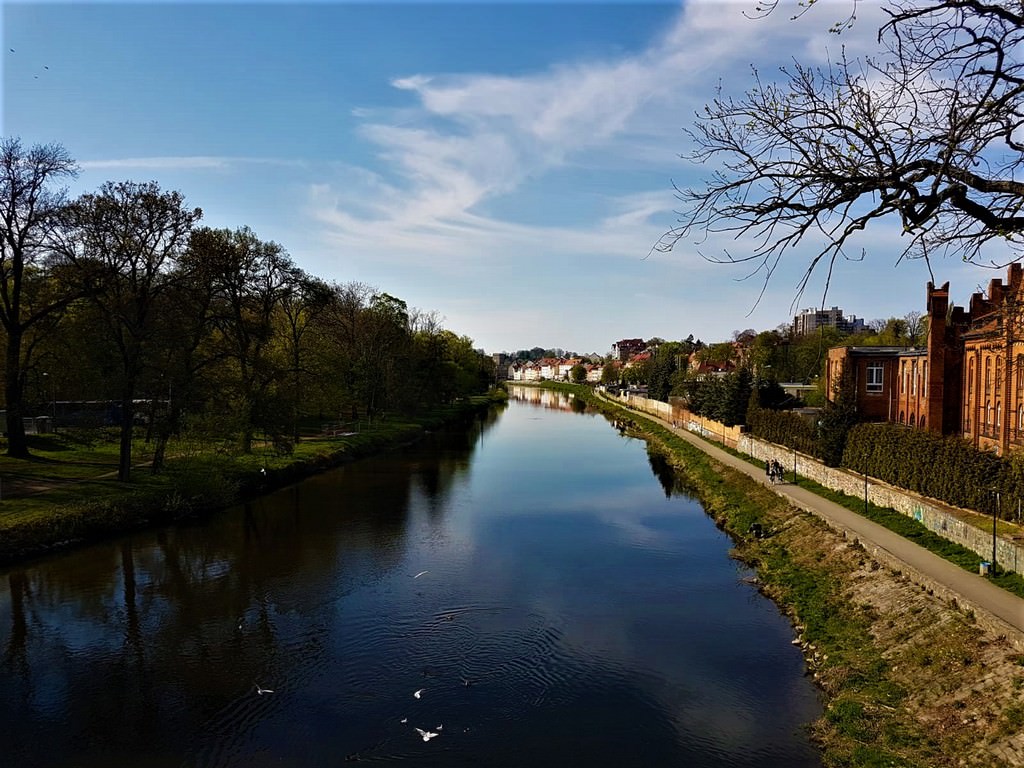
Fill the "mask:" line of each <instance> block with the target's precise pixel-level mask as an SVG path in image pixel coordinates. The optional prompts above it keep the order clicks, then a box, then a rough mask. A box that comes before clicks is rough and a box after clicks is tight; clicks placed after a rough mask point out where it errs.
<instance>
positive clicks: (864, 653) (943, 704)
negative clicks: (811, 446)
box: [595, 402, 1024, 768]
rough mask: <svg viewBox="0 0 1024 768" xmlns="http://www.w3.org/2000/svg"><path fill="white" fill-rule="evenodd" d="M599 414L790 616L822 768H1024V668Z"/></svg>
mask: <svg viewBox="0 0 1024 768" xmlns="http://www.w3.org/2000/svg"><path fill="white" fill-rule="evenodd" d="M595 405H597V406H598V407H600V408H602V409H605V410H611V411H613V412H615V413H616V414H617V415H618V416H620V417H621V418H623V419H627V420H629V421H631V422H632V423H633V424H634V425H635V427H636V429H637V430H638V434H639V435H640V436H642V437H644V438H646V439H647V440H648V442H649V444H650V445H651V449H652V450H654V451H657V452H659V453H662V454H663V455H664V456H665V457H666V458H667V459H668V461H670V463H672V464H673V465H674V466H675V467H676V469H677V471H678V473H679V476H680V478H681V482H682V483H683V484H684V485H685V486H686V487H687V489H688V490H690V491H691V492H692V493H694V494H695V495H697V496H698V497H699V498H700V499H701V501H702V503H703V504H704V506H705V508H706V509H707V511H708V513H709V514H710V515H712V517H713V518H714V519H715V520H716V522H717V523H718V524H719V525H720V526H721V527H723V528H724V529H725V530H727V531H728V532H729V533H730V535H731V536H732V537H733V539H734V540H735V541H736V549H735V552H736V556H737V557H738V558H740V559H742V560H744V561H745V562H747V563H749V564H751V565H752V566H754V567H755V568H756V569H757V573H758V581H759V587H760V589H761V590H762V591H763V592H764V593H765V594H766V595H768V596H769V597H771V598H772V599H773V600H775V601H776V603H778V604H779V605H780V606H781V607H782V608H783V610H785V611H786V612H787V613H788V614H789V615H790V616H791V617H792V619H793V622H794V625H795V627H796V631H797V640H796V641H795V642H799V643H800V645H801V647H802V648H803V650H804V652H805V655H806V658H807V662H808V670H809V673H810V674H813V675H814V677H815V680H816V681H817V682H818V684H819V685H820V687H821V689H822V691H823V692H824V694H825V696H826V701H827V708H826V712H825V714H824V716H823V717H822V718H821V719H820V720H819V721H818V722H816V723H814V724H813V726H812V732H813V734H814V736H815V738H816V739H817V740H818V741H819V742H820V743H821V745H822V749H823V755H824V760H825V764H826V765H829V766H985V767H986V768H992V767H1000V766H1005V767H1006V768H1009V767H1010V766H1021V765H1024V656H1022V655H1021V654H1019V653H1017V652H1016V651H1014V649H1013V648H1012V647H1011V646H1010V644H1009V643H1008V642H1006V639H1005V638H1004V637H1000V636H998V635H996V634H995V633H994V632H991V631H987V630H986V629H984V628H983V627H981V626H980V625H979V624H977V623H976V622H975V621H974V617H973V616H972V615H970V614H969V613H965V612H964V611H962V610H961V609H960V608H959V607H958V605H957V604H956V603H955V601H944V600H943V599H942V598H940V597H939V596H937V595H936V594H934V593H932V592H931V590H929V589H928V588H927V587H923V586H921V585H919V584H915V583H914V582H913V581H911V580H910V579H909V578H908V577H907V576H905V575H904V574H903V573H901V572H900V571H899V570H898V569H896V568H891V567H887V566H885V565H883V564H881V563H879V562H877V561H875V560H873V559H872V558H871V557H870V556H869V555H868V554H867V553H866V552H865V550H864V548H863V547H862V546H860V545H859V544H858V543H857V542H855V541H849V540H846V539H845V538H844V537H843V536H842V534H839V533H836V532H835V531H833V530H831V529H830V528H829V527H828V526H826V525H825V524H824V523H823V522H821V521H820V520H819V519H818V518H817V517H815V516H814V515H811V514H809V513H806V512H803V511H801V510H798V509H795V508H794V507H791V506H790V505H789V504H787V503H786V502H785V501H784V500H782V499H781V498H780V497H779V496H778V495H776V494H775V493H773V492H772V491H771V490H770V489H768V488H765V487H764V486H763V485H761V484H759V483H757V482H755V481H753V480H752V479H750V478H749V477H747V476H745V475H742V474H740V473H738V472H735V471H733V470H731V469H729V468H727V467H725V466H723V465H721V464H719V463H718V462H716V461H714V460H713V459H711V458H710V457H708V456H707V455H706V454H704V453H702V452H701V451H699V450H697V449H696V448H694V447H693V446H691V445H690V444H689V443H687V442H685V441H684V440H682V439H681V438H679V437H678V436H676V435H673V434H672V433H671V432H670V431H669V430H666V429H663V428H662V427H661V426H660V425H658V424H657V423H655V422H653V421H650V420H648V419H646V418H643V417H641V416H638V415H636V414H634V413H632V412H629V411H625V410H622V409H619V408H617V407H615V406H609V405H608V404H605V403H596V402H595ZM755 524H756V526H760V529H761V530H762V531H763V532H764V534H765V535H764V536H761V537H758V536H755V535H753V533H751V530H752V528H756V526H755Z"/></svg>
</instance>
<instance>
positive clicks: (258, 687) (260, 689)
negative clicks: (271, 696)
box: [256, 683, 273, 696]
mask: <svg viewBox="0 0 1024 768" xmlns="http://www.w3.org/2000/svg"><path fill="white" fill-rule="evenodd" d="M256 693H258V694H259V695H260V696H262V695H263V694H264V693H273V691H272V690H270V689H269V688H261V687H260V684H259V683H256Z"/></svg>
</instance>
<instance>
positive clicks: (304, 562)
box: [0, 392, 820, 768]
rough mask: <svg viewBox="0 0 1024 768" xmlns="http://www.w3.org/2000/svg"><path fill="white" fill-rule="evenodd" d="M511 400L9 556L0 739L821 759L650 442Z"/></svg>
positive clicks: (756, 604) (410, 756)
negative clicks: (279, 487)
mask: <svg viewBox="0 0 1024 768" xmlns="http://www.w3.org/2000/svg"><path fill="white" fill-rule="evenodd" d="M522 397H524V398H525V399H524V400H520V401H513V402H512V403H511V404H510V406H509V407H508V408H507V409H505V410H504V411H503V412H501V413H500V414H494V415H492V416H491V417H489V418H487V419H485V420H481V421H478V422H475V423H473V424H471V425H469V427H468V429H466V430H464V431H463V430H458V431H453V432H451V433H445V434H443V435H434V436H432V439H430V440H428V441H425V442H423V443H422V444H420V445H417V446H415V447H413V448H412V449H409V450H403V451H400V452H395V453H393V454H389V455H387V456H384V457H381V458H377V459H373V460H368V461H363V462H359V463H356V464H353V465H350V466H347V467H345V468H343V469H340V470H337V471H333V472H330V473H328V474H324V475H321V476H318V477H316V478H314V479H312V480H309V481H307V482H304V483H302V484H300V485H298V486H295V487H292V488H288V489H285V490H283V491H281V492H279V493H276V494H274V495H272V496H270V497H267V498H266V499H263V500H261V501H259V502H257V503H254V504H251V505H247V506H245V507H244V508H238V509H235V510H230V511H229V512H227V513H224V514H221V515H218V516H217V517H215V518H214V519H212V520H210V521H208V522H206V523H204V524H202V525H197V526H194V527H188V528H179V529H166V530H161V531H158V532H154V533H151V534H145V535H138V536H133V537H131V538H126V539H123V540H121V541H117V542H114V543H112V544H106V545H103V546H97V547H92V548H89V549H87V550H83V551H79V552H75V553H73V554H69V555H65V556H62V557H59V558H55V559H52V560H48V561H46V562H44V563H41V564H37V565H33V566H32V567H30V568H27V569H18V570H13V571H8V572H3V573H2V574H0V580H2V584H3V586H2V587H0V644H2V645H0V650H2V654H3V656H2V667H0V764H2V765H4V766H18V767H19V768H20V767H21V766H104V767H106V766H163V765H167V766H264V765H267V766H269V765H273V766H334V765H340V764H342V763H345V762H350V761H359V760H365V761H385V762H392V763H403V764H406V765H409V766H498V767H500V766H645V767H646V766H685V767H686V768H701V767H702V766H757V767H764V768H768V767H769V766H772V767H774V766H778V767H779V768H783V767H784V768H800V767H801V766H818V765H820V763H819V761H818V758H817V756H816V753H815V751H814V750H813V749H812V748H811V746H810V745H809V743H808V740H807V738H806V736H805V734H804V732H803V730H802V724H803V723H806V722H808V721H810V720H812V719H813V718H814V717H816V716H817V714H818V713H819V703H818V701H817V698H816V695H815V692H814V690H813V688H812V687H811V686H810V684H809V682H808V680H807V678H806V677H804V675H803V665H802V660H801V658H800V655H799V652H798V651H797V650H796V649H795V648H794V647H793V646H792V645H791V644H790V640H791V639H792V631H791V629H790V627H789V625H788V622H787V621H786V620H785V619H784V618H782V617H781V616H780V615H779V612H778V610H777V609H776V608H775V607H774V606H773V605H772V604H771V603H770V602H768V601H767V600H765V599H764V598H762V597H761V596H760V595H758V594H757V592H756V591H754V589H753V588H752V587H750V586H749V585H748V584H746V583H744V582H743V580H742V577H743V576H744V575H746V574H745V572H744V571H743V569H742V567H741V566H739V565H738V564H737V563H736V562H735V561H733V560H730V559H729V557H728V549H729V546H730V545H729V541H728V539H727V538H726V537H725V536H724V535H723V534H722V533H721V532H720V531H718V530H717V529H716V528H715V526H714V525H713V524H712V523H711V522H710V520H709V519H708V518H707V517H706V516H705V514H704V513H703V511H702V510H701V508H700V506H699V504H698V503H697V502H696V501H694V500H692V499H690V498H688V497H686V496H685V495H682V494H680V493H677V492H675V491H672V482H671V478H670V477H669V476H667V475H666V473H665V472H664V470H663V469H662V468H660V467H658V466H657V462H653V463H652V461H651V460H649V459H648V456H647V453H646V451H645V447H644V444H643V443H642V442H640V441H636V440H632V439H629V438H624V437H622V436H620V435H619V434H618V433H617V432H616V430H615V429H614V428H613V427H612V425H611V424H609V423H608V422H607V421H606V420H605V419H604V418H602V417H600V416H595V415H593V414H591V413H589V412H588V413H580V412H578V411H579V410H580V409H579V408H576V409H574V408H572V407H571V406H572V404H571V403H570V402H569V401H566V400H564V399H562V398H561V397H560V396H556V395H550V394H545V395H544V396H543V397H541V395H540V393H536V392H534V393H527V394H524V395H522ZM652 469H653V470H655V471H652ZM659 478H660V481H659ZM257 686H259V687H262V688H267V689H272V690H273V693H266V694H263V695H260V694H259V693H257ZM416 692H419V697H418V698H417V697H416V696H415V693H416ZM417 728H418V729H421V730H422V731H425V732H427V733H436V734H437V735H436V736H434V737H430V738H429V740H426V741H425V740H424V739H423V737H422V736H421V734H420V733H419V732H418V731H417V730H416V729H417Z"/></svg>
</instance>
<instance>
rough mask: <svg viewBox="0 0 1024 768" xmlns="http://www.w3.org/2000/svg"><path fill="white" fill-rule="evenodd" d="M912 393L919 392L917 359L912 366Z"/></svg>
mask: <svg viewBox="0 0 1024 768" xmlns="http://www.w3.org/2000/svg"><path fill="white" fill-rule="evenodd" d="M910 394H912V395H916V394H917V360H915V361H914V362H913V363H912V364H911V366H910Z"/></svg>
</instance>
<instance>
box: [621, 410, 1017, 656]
mask: <svg viewBox="0 0 1024 768" xmlns="http://www.w3.org/2000/svg"><path fill="white" fill-rule="evenodd" d="M612 402H615V401H612ZM616 404H617V405H623V404H622V403H618V402H617V403H616ZM623 407H625V406H623ZM638 413H641V414H642V415H643V416H644V417H646V418H649V419H651V420H652V421H656V422H658V423H660V424H661V425H662V426H664V427H665V428H666V429H668V430H670V431H672V432H674V433H675V434H677V435H679V436H680V437H682V438H683V439H685V440H687V441H688V442H690V443H692V444H693V445H694V446H696V447H697V448H699V449H700V450H702V451H703V452H704V453H706V454H708V455H709V456H711V457H712V458H714V459H715V460H716V461H719V462H721V463H722V464H725V465H726V466H728V467H730V468H732V469H734V470H736V471H737V472H742V473H744V474H746V475H748V476H749V477H751V478H753V479H754V480H755V481H757V482H759V483H761V484H762V485H766V486H768V487H770V488H771V489H772V490H773V491H775V492H776V493H777V494H779V495H780V496H782V497H784V498H785V499H787V500H788V501H789V502H790V503H791V504H793V506H795V507H798V508H800V509H803V510H805V511H807V512H810V513H812V514H814V515H817V516H818V517H820V518H822V519H823V520H825V522H827V523H828V524H829V525H830V526H832V527H833V528H836V529H839V530H845V531H848V532H850V533H851V534H852V535H854V536H856V537H857V538H858V539H860V542H861V543H862V544H863V545H864V547H865V548H866V549H867V550H868V551H869V552H872V551H875V550H880V551H881V552H883V553H885V554H887V555H889V556H890V557H891V558H895V559H896V560H899V561H900V562H902V563H905V564H906V565H907V566H908V567H909V568H912V569H914V570H916V571H918V572H919V573H921V574H922V575H923V576H925V577H927V578H929V579H931V580H932V581H935V582H937V583H939V584H941V585H942V586H944V587H945V588H947V589H948V590H949V591H951V592H953V593H955V594H956V595H959V596H960V597H961V599H960V602H961V603H962V604H965V606H966V607H972V608H974V609H975V612H977V611H978V610H979V609H980V610H984V611H986V612H987V613H989V614H990V615H991V616H992V617H994V618H995V619H997V621H996V622H995V623H996V624H999V623H1000V622H1001V623H1003V624H1005V625H1007V626H1006V628H1007V629H1009V630H1011V631H1012V630H1016V632H1018V633H1020V634H1021V636H1024V599H1021V598H1019V597H1017V596H1015V595H1012V594H1010V593H1009V592H1007V591H1006V590H1004V589H1000V588H999V587H997V586H995V585H993V584H992V583H991V582H989V581H988V580H987V579H985V578H984V577H982V576H979V575H976V574H973V573H970V572H969V571H965V570H963V569H962V568H960V567H959V566H957V565H954V564H953V563H951V562H949V561H948V560H944V559H943V558H941V557H939V556H938V555H936V554H934V553H932V552H929V551H928V550H927V549H924V548H923V547H920V546H918V545H917V544H915V543H913V542H912V541H909V540H908V539H905V538H903V537H902V536H900V535H899V534H897V533H893V532H892V531H890V530H889V529H888V528H885V527H883V526H881V525H879V524H878V523H875V522H872V521H871V520H868V519H867V518H864V517H862V516H860V515H858V514H857V513H856V512H852V511H850V510H849V509H846V508H845V507H841V506H839V505H838V504H836V503H834V502H831V501H829V500H827V499H823V498H822V497H820V496H818V495H816V494H814V493H812V492H811V491H809V490H807V489H805V488H801V487H800V486H798V485H789V484H785V483H783V484H776V485H769V483H768V481H767V479H766V478H765V475H764V470H763V469H760V468H759V467H756V466H754V465H753V464H750V463H748V462H747V461H744V460H743V459H741V458H738V457H736V456H733V455H732V454H731V453H729V452H727V451H724V450H722V449H721V448H719V447H717V446H716V445H714V444H712V443H709V442H708V441H706V440H703V439H702V438H700V437H698V436H697V435H695V434H693V433H692V432H690V431H689V430H686V429H682V428H679V427H673V426H672V425H671V424H670V423H669V422H667V421H665V420H664V419H660V418H658V417H657V416H654V415H652V414H649V413H646V412H642V411H638Z"/></svg>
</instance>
